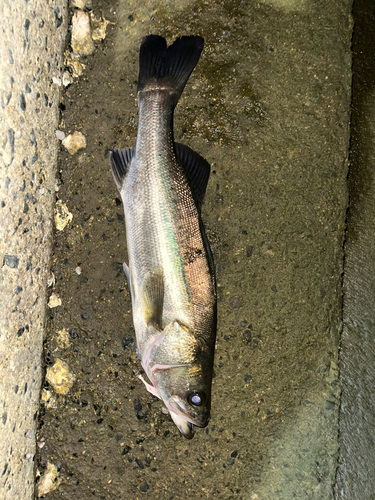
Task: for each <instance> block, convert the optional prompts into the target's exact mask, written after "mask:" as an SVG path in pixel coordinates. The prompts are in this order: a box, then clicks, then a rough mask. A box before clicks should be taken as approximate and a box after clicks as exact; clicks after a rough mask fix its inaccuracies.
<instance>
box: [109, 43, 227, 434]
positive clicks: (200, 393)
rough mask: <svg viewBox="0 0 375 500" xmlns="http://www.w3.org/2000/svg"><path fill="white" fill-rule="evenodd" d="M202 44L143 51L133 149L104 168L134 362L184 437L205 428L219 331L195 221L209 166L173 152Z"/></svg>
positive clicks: (180, 150)
mask: <svg viewBox="0 0 375 500" xmlns="http://www.w3.org/2000/svg"><path fill="white" fill-rule="evenodd" d="M203 45H204V41H203V39H202V38H201V37H199V36H183V37H181V38H178V39H177V40H175V41H174V43H173V44H172V45H170V46H169V47H167V44H166V40H165V39H164V38H163V37H161V36H157V35H149V36H147V37H145V38H144V39H143V40H142V42H141V47H140V54H139V78H138V88H137V104H138V108H139V124H138V133H137V141H136V146H135V148H127V149H117V148H115V149H113V150H112V151H111V152H110V166H111V170H112V175H113V178H114V181H115V183H116V186H117V189H118V191H119V193H120V195H121V198H122V201H123V207H124V213H125V226H126V241H127V251H128V259H129V262H128V264H125V263H124V271H125V274H126V278H127V282H128V286H129V289H130V294H131V300H132V313H133V323H134V329H135V334H136V346H137V354H138V357H139V358H140V361H141V364H142V367H143V370H144V373H145V374H146V375H147V377H148V379H149V382H148V381H146V380H145V379H144V378H143V377H142V376H140V379H141V380H142V381H143V383H144V385H145V386H146V388H147V390H148V391H149V392H150V393H151V394H153V395H154V396H156V397H157V398H159V399H161V400H162V401H163V403H164V405H165V407H166V408H167V409H168V411H169V413H170V416H171V417H172V420H173V421H174V423H175V424H176V426H177V428H178V429H179V431H180V432H181V434H182V435H183V436H185V437H186V438H188V439H191V438H192V437H193V436H194V433H195V427H205V426H206V425H207V424H208V421H209V418H210V410H211V386H212V375H213V361H214V350H215V338H216V325H217V297H216V279H215V272H214V263H213V257H212V252H211V249H210V246H209V243H208V240H207V236H206V233H205V230H204V226H203V223H202V218H201V208H202V203H203V198H204V195H205V192H206V187H207V183H208V179H209V176H210V165H209V163H208V162H207V161H206V160H205V159H204V158H203V157H202V156H200V155H199V154H198V153H196V152H195V151H193V150H192V149H191V148H189V147H188V146H186V145H183V144H180V143H176V142H174V136H173V114H174V109H175V107H176V105H177V102H178V100H179V98H180V96H181V93H182V91H183V89H184V87H185V85H186V83H187V81H188V79H189V77H190V74H191V73H192V71H193V70H194V68H195V66H196V64H197V63H198V60H199V57H200V55H201V52H202V50H203Z"/></svg>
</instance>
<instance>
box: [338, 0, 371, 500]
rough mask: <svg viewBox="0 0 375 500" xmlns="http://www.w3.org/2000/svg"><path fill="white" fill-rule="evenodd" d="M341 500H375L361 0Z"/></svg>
mask: <svg viewBox="0 0 375 500" xmlns="http://www.w3.org/2000/svg"><path fill="white" fill-rule="evenodd" d="M353 15H354V21H355V28H354V35H353V100H352V136H351V158H350V159H351V166H350V176H349V192H350V205H349V212H348V231H347V238H346V243H345V274H344V287H343V290H344V309H343V333H342V339H341V356H340V373H341V375H340V382H341V384H340V385H341V387H342V396H341V402H342V404H341V411H340V440H339V444H340V460H339V468H338V474H337V486H336V498H337V499H338V500H352V499H357V498H361V499H363V500H372V499H373V498H375V474H374V469H375V466H374V464H375V439H374V430H375V412H374V407H375V395H374V380H375V343H374V334H375V307H374V297H375V280H374V276H375V269H374V267H375V246H374V242H375V226H374V220H375V176H374V158H375V67H374V51H375V39H374V31H375V4H374V2H367V1H366V0H356V2H355V4H354V11H353Z"/></svg>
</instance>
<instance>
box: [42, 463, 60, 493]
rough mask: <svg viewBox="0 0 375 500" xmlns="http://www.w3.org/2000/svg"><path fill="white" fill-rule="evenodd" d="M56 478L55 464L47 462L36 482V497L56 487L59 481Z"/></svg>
mask: <svg viewBox="0 0 375 500" xmlns="http://www.w3.org/2000/svg"><path fill="white" fill-rule="evenodd" d="M57 478H58V471H57V467H56V465H54V464H51V463H50V462H48V463H47V469H46V471H45V473H44V474H43V476H42V477H41V478H40V481H39V484H38V498H41V497H43V496H44V495H47V493H50V492H51V491H54V490H55V489H56V488H57V487H58V485H59V483H60V482H59V481H58V480H57Z"/></svg>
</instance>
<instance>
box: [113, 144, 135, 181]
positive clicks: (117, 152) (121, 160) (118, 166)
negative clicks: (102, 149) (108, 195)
mask: <svg viewBox="0 0 375 500" xmlns="http://www.w3.org/2000/svg"><path fill="white" fill-rule="evenodd" d="M134 155H135V150H134V149H131V148H126V149H113V150H112V151H111V152H110V153H109V163H110V165H111V170H112V175H113V178H114V180H115V183H116V186H117V189H121V187H122V184H123V182H124V179H125V177H126V174H127V172H128V170H129V167H130V163H131V161H132V159H133V158H134Z"/></svg>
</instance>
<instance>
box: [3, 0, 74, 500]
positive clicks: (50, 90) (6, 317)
mask: <svg viewBox="0 0 375 500" xmlns="http://www.w3.org/2000/svg"><path fill="white" fill-rule="evenodd" d="M66 17H67V16H66V2H65V1H64V0H56V1H53V2H48V1H46V0H32V1H30V2H21V1H20V0H16V1H9V0H4V1H3V2H1V4H0V19H1V21H0V24H1V26H0V47H1V50H2V57H1V58H0V92H1V107H0V137H1V142H0V268H1V281H0V296H1V300H0V328H1V330H0V418H1V420H0V498H1V499H2V500H8V499H9V500H10V499H18V500H19V499H23V500H27V499H31V498H33V495H34V456H35V447H36V444H35V431H36V415H37V410H38V406H39V393H40V385H41V363H40V359H41V353H42V342H43V331H44V322H45V307H46V286H47V279H48V273H49V259H50V254H51V239H52V238H51V237H52V214H53V204H54V200H55V172H56V149H57V148H56V142H57V139H56V137H55V130H56V128H57V124H58V104H59V95H60V89H59V87H58V85H56V84H54V83H53V80H52V79H53V77H56V78H58V77H60V76H61V72H62V68H63V44H64V40H65V33H66ZM55 81H56V80H55Z"/></svg>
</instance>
